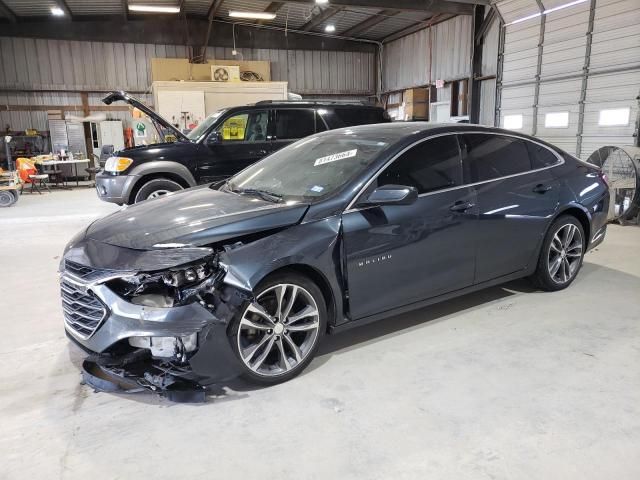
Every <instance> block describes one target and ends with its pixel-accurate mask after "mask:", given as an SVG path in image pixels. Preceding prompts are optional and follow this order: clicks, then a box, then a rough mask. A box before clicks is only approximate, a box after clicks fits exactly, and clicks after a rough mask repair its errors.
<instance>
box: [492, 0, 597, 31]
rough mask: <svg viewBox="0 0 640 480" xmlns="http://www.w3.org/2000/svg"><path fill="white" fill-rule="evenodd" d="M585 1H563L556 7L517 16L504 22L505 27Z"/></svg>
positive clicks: (584, 0)
mask: <svg viewBox="0 0 640 480" xmlns="http://www.w3.org/2000/svg"><path fill="white" fill-rule="evenodd" d="M586 1H587V0H574V1H573V2H569V3H564V4H562V5H558V6H557V7H553V8H550V9H548V10H544V11H542V12H537V13H532V14H531V15H527V16H526V17H522V18H518V19H517V20H514V21H513V22H509V23H507V24H505V27H506V26H509V25H515V24H516V23H521V22H525V21H527V20H531V19H532V18H536V17H539V16H540V15H547V14H548V13H551V12H557V11H558V10H562V9H564V8H568V7H573V6H574V5H579V4H580V3H584V2H586Z"/></svg>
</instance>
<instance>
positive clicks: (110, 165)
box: [104, 157, 133, 173]
mask: <svg viewBox="0 0 640 480" xmlns="http://www.w3.org/2000/svg"><path fill="white" fill-rule="evenodd" d="M132 163H133V159H131V158H127V157H109V158H108V159H107V162H106V163H105V164H104V170H105V172H112V173H119V172H124V171H125V170H126V169H127V168H129V166H130V165H131V164H132Z"/></svg>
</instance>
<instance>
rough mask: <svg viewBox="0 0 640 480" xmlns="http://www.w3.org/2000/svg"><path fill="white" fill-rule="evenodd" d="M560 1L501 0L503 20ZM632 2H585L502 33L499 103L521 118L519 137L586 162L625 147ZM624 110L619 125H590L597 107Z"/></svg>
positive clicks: (634, 109)
mask: <svg viewBox="0 0 640 480" xmlns="http://www.w3.org/2000/svg"><path fill="white" fill-rule="evenodd" d="M567 3H569V2H568V0H567V1H564V0H542V8H541V7H540V6H539V5H538V3H537V2H536V1H535V0H504V1H501V2H498V4H497V5H498V8H499V10H500V12H501V14H502V16H503V17H504V20H505V22H507V23H509V22H513V21H514V20H518V19H522V18H524V17H526V16H528V15H532V14H535V13H538V12H540V11H541V9H542V10H549V9H553V8H557V7H558V6H562V5H565V4H567ZM639 24H640V2H638V0H587V1H586V2H584V3H579V4H575V5H572V6H568V7H566V8H563V9H560V10H557V11H552V12H549V13H548V14H544V15H541V16H538V17H535V18H532V19H529V20H525V21H522V22H520V23H516V24H513V25H507V26H506V27H505V32H504V37H505V39H504V45H503V49H504V55H503V58H502V60H503V61H502V65H503V68H502V72H499V75H500V74H501V78H502V81H501V82H500V83H499V85H498V88H499V89H500V93H499V95H498V96H499V98H500V99H501V102H500V105H499V112H500V121H501V125H503V124H504V117H505V116H506V115H518V114H521V115H522V116H523V127H522V130H521V131H523V132H526V133H530V134H534V135H537V136H539V137H541V138H543V139H545V140H547V141H549V142H551V143H553V144H555V145H557V146H559V147H561V148H563V149H565V150H567V151H568V152H570V153H573V154H577V155H579V156H580V157H582V158H588V157H589V155H590V154H591V153H593V152H594V151H595V150H596V149H598V148H599V147H601V146H604V145H632V144H633V142H634V137H633V135H634V132H635V131H636V129H637V125H636V124H635V122H636V119H637V116H638V101H637V97H638V95H639V94H640V28H638V25H639ZM612 108H629V109H630V115H629V123H628V124H627V125H616V126H602V125H599V124H598V119H599V114H600V111H601V110H605V109H612ZM560 112H567V113H568V119H569V120H568V124H567V125H566V126H564V125H563V126H560V127H558V126H556V127H552V126H545V118H546V116H547V114H550V113H560Z"/></svg>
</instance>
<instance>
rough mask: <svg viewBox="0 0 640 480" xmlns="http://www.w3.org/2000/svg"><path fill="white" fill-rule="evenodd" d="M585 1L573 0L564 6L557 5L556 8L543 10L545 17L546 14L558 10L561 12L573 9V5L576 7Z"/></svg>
mask: <svg viewBox="0 0 640 480" xmlns="http://www.w3.org/2000/svg"><path fill="white" fill-rule="evenodd" d="M586 1H587V0H575V1H574V2H569V3H565V4H564V5H558V6H557V7H553V8H550V9H549V10H545V11H544V13H545V15H546V14H547V13H551V12H556V11H558V10H562V9H563V8H567V7H573V6H574V5H578V4H579V3H584V2H586Z"/></svg>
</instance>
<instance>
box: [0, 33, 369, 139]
mask: <svg viewBox="0 0 640 480" xmlns="http://www.w3.org/2000/svg"><path fill="white" fill-rule="evenodd" d="M239 52H240V55H239V56H238V57H233V56H232V54H231V49H230V48H218V47H208V51H207V57H208V58H215V59H222V60H224V59H232V58H235V59H241V60H268V61H270V62H271V77H272V80H275V81H288V82H289V90H290V91H293V92H296V93H300V94H303V95H314V94H315V95H351V96H365V95H372V94H374V93H375V85H376V80H375V78H376V67H375V55H374V54H373V53H362V52H342V51H340V52H338V51H311V50H275V49H240V50H239ZM187 56H188V52H187V49H186V47H184V46H180V45H153V44H128V43H104V42H70V41H63V40H42V39H30V38H10V37H0V66H1V67H2V68H0V89H28V90H33V89H36V90H40V89H47V90H61V91H63V90H78V91H79V90H110V89H122V90H129V91H137V92H142V91H147V90H148V89H149V88H150V86H151V59H152V58H154V57H156V58H186V57H187ZM138 96H142V95H138ZM99 97H100V95H93V96H92V97H91V98H90V104H94V105H98V104H99ZM146 99H147V100H149V101H151V97H150V96H149V97H146ZM9 104H11V105H78V107H79V108H80V104H81V101H80V95H79V94H72V93H62V92H61V93H10V94H6V93H2V92H0V106H1V105H9ZM0 110H1V108H0ZM127 115H128V114H127V113H126V112H122V113H120V112H110V117H112V118H114V119H121V118H120V117H127ZM46 118H47V116H46V113H45V112H6V111H5V112H1V111H0V126H1V127H2V128H3V129H4V126H5V125H6V124H9V125H10V126H11V129H13V130H24V129H26V128H37V129H46V128H47V127H46Z"/></svg>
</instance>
